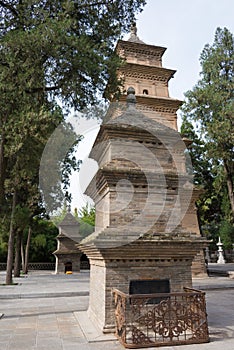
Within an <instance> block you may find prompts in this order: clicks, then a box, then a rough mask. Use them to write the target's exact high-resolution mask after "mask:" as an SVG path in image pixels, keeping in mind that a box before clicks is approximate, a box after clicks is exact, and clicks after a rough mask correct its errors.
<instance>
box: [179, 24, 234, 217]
mask: <svg viewBox="0 0 234 350" xmlns="http://www.w3.org/2000/svg"><path fill="white" fill-rule="evenodd" d="M200 62H201V67H202V71H201V79H200V80H199V81H198V83H197V84H196V86H195V87H194V88H193V90H191V91H188V92H187V93H186V94H185V96H186V102H185V104H184V105H183V108H182V110H183V114H184V116H185V118H186V119H188V120H190V121H193V122H195V123H196V127H197V130H198V133H199V135H200V139H201V140H202V142H204V144H205V150H206V152H207V157H206V158H207V159H209V166H208V169H207V170H210V167H211V168H212V172H213V174H215V175H216V177H217V180H214V182H213V186H214V187H217V189H218V188H220V185H221V186H222V185H223V183H224V182H225V187H226V189H227V194H228V198H229V208H230V210H231V213H232V215H231V218H232V221H233V217H234V194H233V190H234V185H233V184H234V162H233V154H234V132H233V126H234V81H233V77H234V38H233V35H232V34H231V33H230V32H229V31H228V29H226V28H224V29H221V28H218V29H217V30H216V33H215V39H214V43H213V45H211V46H210V45H208V44H207V45H206V46H205V48H204V49H203V51H202V53H201V57H200ZM207 164H208V163H207Z"/></svg>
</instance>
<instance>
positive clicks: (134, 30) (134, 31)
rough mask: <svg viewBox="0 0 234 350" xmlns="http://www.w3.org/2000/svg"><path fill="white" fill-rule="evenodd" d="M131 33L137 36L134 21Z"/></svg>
mask: <svg viewBox="0 0 234 350" xmlns="http://www.w3.org/2000/svg"><path fill="white" fill-rule="evenodd" d="M131 35H136V36H137V26H136V23H135V22H133V23H132V26H131Z"/></svg>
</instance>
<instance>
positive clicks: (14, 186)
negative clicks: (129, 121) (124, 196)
mask: <svg viewBox="0 0 234 350" xmlns="http://www.w3.org/2000/svg"><path fill="white" fill-rule="evenodd" d="M144 4H145V0H118V1H117V0H114V1H113V0H106V1H92V0H91V1H90V0H82V1H81V0H79V1H77V0H74V1H72V0H71V1H57V0H52V1H51V0H50V1H47V0H43V1H39V2H38V1H36V0H26V1H20V0H11V1H9V0H5V1H1V3H0V67H1V69H0V95H1V99H0V207H1V212H0V213H1V214H0V218H1V219H3V218H4V217H5V222H7V223H8V224H10V220H9V216H10V215H9V213H11V207H12V198H13V196H14V198H16V208H19V207H18V206H20V208H21V209H20V210H21V214H22V216H24V214H25V213H23V211H24V210H26V211H27V212H28V218H27V220H28V221H30V220H32V218H34V217H38V216H41V215H43V204H44V203H43V201H42V198H41V196H40V193H39V191H38V184H39V167H40V160H41V157H42V154H43V150H44V147H45V145H46V143H47V141H48V139H49V137H50V135H51V134H52V133H53V132H54V130H55V129H56V128H57V127H58V125H60V124H61V123H62V122H64V120H65V117H66V115H65V108H66V112H68V111H69V108H71V107H73V108H74V109H75V110H80V109H82V108H83V107H85V106H87V105H92V104H93V103H95V102H96V101H98V100H99V96H100V95H101V94H102V93H103V90H104V87H105V85H106V82H107V80H108V78H109V77H110V75H111V74H113V72H115V71H116V68H117V67H118V66H119V64H121V60H120V59H119V58H118V57H117V55H116V54H115V52H114V43H115V41H116V39H117V38H119V37H120V35H121V34H122V33H123V32H126V31H128V30H129V28H130V24H131V23H132V22H133V21H134V19H135V14H136V13H137V12H139V11H141V8H142V6H143V5H144ZM118 87H119V81H118V79H117V77H116V76H115V75H114V74H113V77H112V81H111V84H109V90H110V91H109V93H111V92H112V91H118ZM107 95H108V94H107ZM61 106H62V107H61ZM62 125H63V126H64V124H62ZM68 134H69V142H70V140H71V139H72V137H73V143H72V144H70V143H69V147H68V148H66V153H65V154H64V148H65V146H66V147H67V143H64V148H63V149H61V154H62V155H63V157H60V156H61V154H60V155H59V157H55V159H53V155H51V158H49V159H47V161H48V162H49V164H48V162H47V164H46V165H47V169H48V172H47V176H48V179H49V178H51V180H50V182H49V187H48V188H47V189H46V190H47V191H46V193H47V194H48V196H49V201H50V203H51V201H52V202H54V207H58V206H59V207H60V203H61V199H62V198H63V193H62V191H61V183H63V188H62V190H63V191H65V196H66V197H67V199H68V200H70V199H71V197H70V194H69V193H68V186H69V175H70V172H71V169H72V168H73V169H76V170H77V169H79V162H78V163H77V162H76V160H75V158H74V157H73V150H74V147H75V146H76V144H77V142H78V141H79V137H78V138H77V137H76V138H74V133H72V130H71V128H70V127H69V126H68V125H66V126H64V128H63V130H62V132H61V135H62V137H63V140H67V138H66V136H67V135H68ZM56 156H57V154H56ZM50 162H51V163H50ZM55 163H56V164H55ZM54 165H55V167H57V168H58V169H59V170H61V173H62V176H61V177H59V176H57V175H56V176H54V177H50V172H49V169H51V167H52V166H54ZM23 208H24V209H23ZM50 208H51V204H50ZM52 209H55V208H53V207H52ZM17 210H18V209H17ZM17 210H16V215H18V214H17ZM21 214H20V215H21ZM20 215H19V217H20ZM13 221H14V222H11V223H12V224H14V227H13V226H12V225H11V227H12V228H13V230H12V232H13V231H14V230H20V229H21V231H22V227H21V228H19V227H17V225H18V226H21V224H22V223H21V222H20V219H19V218H17V219H16V218H14V220H13ZM22 225H23V226H24V223H23V224H22ZM5 229H6V232H7V231H8V230H9V225H8V227H4V230H5ZM4 234H5V233H4ZM3 239H4V238H3ZM37 243H38V242H37ZM8 270H9V271H11V267H10V268H9V269H8Z"/></svg>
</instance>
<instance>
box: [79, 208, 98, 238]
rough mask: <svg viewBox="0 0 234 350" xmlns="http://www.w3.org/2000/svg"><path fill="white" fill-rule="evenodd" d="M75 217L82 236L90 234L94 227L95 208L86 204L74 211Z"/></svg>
mask: <svg viewBox="0 0 234 350" xmlns="http://www.w3.org/2000/svg"><path fill="white" fill-rule="evenodd" d="M75 217H77V220H78V221H79V223H80V226H79V230H80V234H81V236H82V237H86V236H88V235H90V234H91V233H92V232H93V231H94V229H95V208H94V207H90V206H89V205H88V204H86V205H85V206H84V207H82V208H81V209H80V210H79V213H77V210H76V211H75Z"/></svg>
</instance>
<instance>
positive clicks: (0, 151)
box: [0, 134, 6, 208]
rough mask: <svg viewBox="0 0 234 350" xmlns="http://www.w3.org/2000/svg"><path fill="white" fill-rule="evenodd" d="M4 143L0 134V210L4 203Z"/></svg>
mask: <svg viewBox="0 0 234 350" xmlns="http://www.w3.org/2000/svg"><path fill="white" fill-rule="evenodd" d="M4 143H5V137H4V134H1V141H0V208H1V207H2V206H3V205H4V201H5V191H4V182H5V174H6V158H5V157H4Z"/></svg>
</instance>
